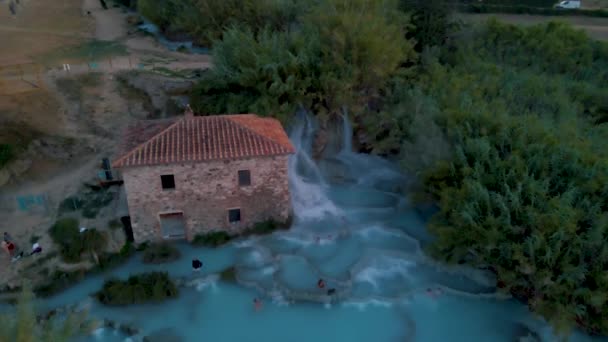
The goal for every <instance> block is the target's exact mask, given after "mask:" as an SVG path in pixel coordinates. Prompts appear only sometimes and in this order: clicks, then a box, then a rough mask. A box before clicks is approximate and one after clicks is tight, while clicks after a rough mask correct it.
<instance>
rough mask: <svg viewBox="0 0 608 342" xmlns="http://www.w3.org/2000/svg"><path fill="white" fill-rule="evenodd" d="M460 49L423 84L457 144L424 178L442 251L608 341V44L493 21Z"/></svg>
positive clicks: (558, 28) (537, 307) (436, 249)
mask: <svg viewBox="0 0 608 342" xmlns="http://www.w3.org/2000/svg"><path fill="white" fill-rule="evenodd" d="M455 47H456V49H455V50H454V49H452V50H451V52H448V49H446V50H445V51H444V53H443V54H442V55H441V59H443V60H444V61H447V62H448V63H447V64H444V65H441V64H439V63H437V62H436V61H431V62H430V63H428V65H426V66H425V68H426V73H425V76H424V77H423V78H422V79H421V80H420V82H419V86H420V87H421V88H423V91H424V92H425V93H426V95H427V96H428V97H429V99H430V100H431V101H432V102H433V103H434V106H435V107H437V108H439V110H440V114H438V115H437V120H436V121H437V122H439V123H440V125H441V126H442V127H443V129H444V132H446V133H447V138H448V140H449V141H450V143H451V145H452V153H451V155H452V157H451V158H450V159H449V160H445V159H443V160H441V159H439V161H438V162H437V163H436V164H435V166H434V167H431V168H430V170H429V171H428V172H426V174H425V178H424V179H425V183H426V185H427V189H428V190H429V191H430V192H431V193H432V194H434V195H435V196H436V198H438V199H439V201H440V207H441V212H440V213H439V214H438V215H437V216H436V217H435V218H434V219H433V220H432V222H431V225H430V229H431V231H432V232H434V233H435V234H436V235H437V236H438V240H437V242H436V243H435V244H433V245H432V247H431V252H432V253H433V254H434V255H435V256H437V257H439V258H442V259H444V260H446V261H449V262H467V263H471V264H473V265H477V266H483V267H490V268H491V269H493V270H494V271H495V272H496V273H497V275H498V278H499V287H502V288H504V289H505V290H506V291H510V292H511V293H513V294H515V295H516V296H518V297H519V298H522V299H525V300H527V301H528V303H529V305H530V308H531V309H532V310H534V311H536V312H538V313H539V314H541V315H542V316H544V317H545V318H547V319H548V320H549V321H550V322H551V323H552V324H553V325H554V326H555V327H556V328H557V329H558V330H561V331H566V330H568V329H569V328H571V327H572V325H573V324H575V322H576V323H577V324H579V325H580V326H582V327H583V328H585V329H586V330H587V331H591V332H595V333H601V334H608V316H607V312H606V310H604V309H603V308H605V306H606V304H607V303H606V300H607V294H608V281H607V279H606V278H605V277H604V276H603V274H604V272H605V271H604V270H605V269H606V268H607V267H608V244H606V240H607V239H608V153H606V149H605V148H603V147H602V146H605V141H606V139H607V138H608V135H607V133H608V130H606V127H605V125H606V124H602V123H603V122H605V121H606V115H607V110H606V109H607V107H606V97H605V96H601V95H600V94H602V93H603V94H606V91H607V90H608V89H606V86H607V83H606V79H607V77H608V76H607V74H606V72H607V70H608V69H606V67H607V64H606V63H608V50H607V47H606V45H605V44H603V43H597V42H593V41H591V40H589V39H588V38H587V37H586V36H585V35H584V34H582V33H581V32H578V31H575V30H573V29H571V28H570V27H567V26H565V25H564V24H556V23H550V24H547V25H542V26H534V27H529V28H516V27H513V26H508V25H503V24H499V23H497V22H490V23H489V24H487V25H486V26H485V27H483V29H481V30H479V31H475V32H474V38H472V39H471V38H468V39H463V40H461V41H458V42H457V43H456V45H455ZM445 84H449V85H450V87H445Z"/></svg>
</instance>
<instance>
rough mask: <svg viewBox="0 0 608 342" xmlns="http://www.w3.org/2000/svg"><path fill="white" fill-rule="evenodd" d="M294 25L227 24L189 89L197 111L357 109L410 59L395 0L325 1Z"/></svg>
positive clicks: (404, 24) (287, 114)
mask: <svg viewBox="0 0 608 342" xmlns="http://www.w3.org/2000/svg"><path fill="white" fill-rule="evenodd" d="M302 20H303V22H302V23H301V27H300V29H299V30H297V31H293V32H285V31H281V32H277V31H271V30H268V29H264V30H262V31H261V32H259V33H258V34H256V33H255V32H253V31H252V30H249V29H245V30H242V29H238V28H231V29H229V30H227V31H225V32H224V34H223V39H222V40H221V41H216V42H215V43H214V46H213V58H214V68H213V69H212V70H210V71H209V72H208V73H207V75H206V76H205V79H204V80H203V81H201V82H200V84H199V85H198V87H196V88H195V89H194V91H193V93H192V104H193V107H194V108H195V109H196V110H197V111H198V112H201V113H226V112H232V113H241V112H256V113H268V114H272V115H274V116H277V117H279V118H281V119H283V120H288V119H289V118H290V117H291V115H292V114H293V112H294V111H295V110H296V109H298V108H299V107H300V106H303V107H304V108H310V109H312V110H314V111H315V112H317V113H341V112H342V111H343V110H345V109H346V108H347V107H348V108H349V109H350V110H356V109H361V108H362V107H364V106H365V105H366V104H367V101H369V100H370V99H372V98H374V97H377V96H378V95H379V94H380V93H381V91H382V89H383V88H384V87H385V86H386V79H387V77H389V76H391V75H393V74H395V73H396V72H397V70H398V69H399V66H400V65H401V64H402V63H405V62H408V61H411V60H413V58H414V51H413V47H412V44H411V42H409V41H407V40H406V39H405V28H406V27H407V20H406V19H405V17H404V16H403V15H402V14H401V13H400V12H399V11H398V10H397V3H396V2H395V1H386V2H374V1H371V0H357V1H348V2H343V1H338V0H327V1H323V2H322V3H321V4H319V5H317V6H314V7H313V8H312V9H311V10H310V13H309V14H307V15H305V16H303V19H302Z"/></svg>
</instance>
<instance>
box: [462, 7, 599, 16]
mask: <svg viewBox="0 0 608 342" xmlns="http://www.w3.org/2000/svg"><path fill="white" fill-rule="evenodd" d="M457 8H458V10H459V11H461V12H467V13H509V14H531V15H551V16H562V15H578V16H586V17H601V18H607V17H608V11H606V10H602V9H597V10H588V9H568V10H564V9H558V8H552V7H551V8H541V7H529V6H521V5H518V6H505V5H486V4H468V5H458V6H457Z"/></svg>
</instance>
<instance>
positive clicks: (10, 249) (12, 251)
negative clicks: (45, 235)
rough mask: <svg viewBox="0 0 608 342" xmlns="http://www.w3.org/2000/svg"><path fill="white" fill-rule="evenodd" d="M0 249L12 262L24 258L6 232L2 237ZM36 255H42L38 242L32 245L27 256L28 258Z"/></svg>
mask: <svg viewBox="0 0 608 342" xmlns="http://www.w3.org/2000/svg"><path fill="white" fill-rule="evenodd" d="M2 249H3V250H4V251H5V252H6V254H8V256H9V257H10V258H11V260H12V261H13V262H15V261H17V260H19V259H21V258H22V257H23V256H24V252H23V251H22V250H21V249H20V248H19V247H18V245H17V243H16V242H15V240H14V239H13V238H12V237H11V236H10V234H9V233H8V232H4V236H3V238H2ZM38 253H42V247H41V246H40V244H39V243H38V242H35V243H34V244H33V245H32V251H31V252H30V253H29V254H28V256H32V255H34V254H38Z"/></svg>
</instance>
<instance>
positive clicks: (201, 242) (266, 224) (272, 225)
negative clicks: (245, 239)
mask: <svg viewBox="0 0 608 342" xmlns="http://www.w3.org/2000/svg"><path fill="white" fill-rule="evenodd" d="M290 225H291V220H287V222H284V223H280V222H276V221H274V220H266V221H262V222H258V223H256V224H254V225H253V227H251V228H249V229H246V230H245V231H244V232H243V233H242V234H240V235H241V236H247V235H265V234H270V233H272V232H274V231H276V230H278V229H288V228H289V226H290ZM238 236H239V235H230V234H228V233H226V232H224V231H217V232H211V233H207V234H197V235H196V236H195V237H194V240H193V241H192V244H194V245H198V246H211V247H217V246H221V245H223V244H225V243H228V242H229V241H230V240H232V239H233V238H235V237H238Z"/></svg>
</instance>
